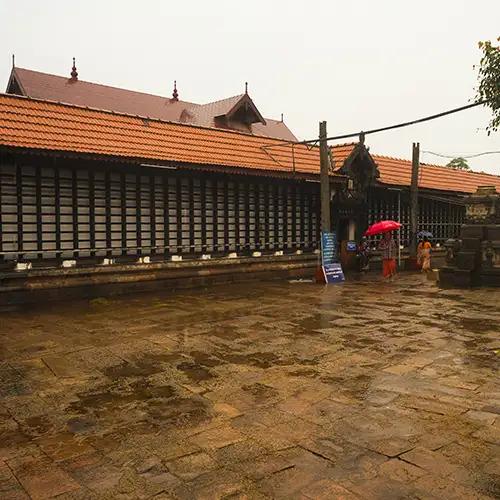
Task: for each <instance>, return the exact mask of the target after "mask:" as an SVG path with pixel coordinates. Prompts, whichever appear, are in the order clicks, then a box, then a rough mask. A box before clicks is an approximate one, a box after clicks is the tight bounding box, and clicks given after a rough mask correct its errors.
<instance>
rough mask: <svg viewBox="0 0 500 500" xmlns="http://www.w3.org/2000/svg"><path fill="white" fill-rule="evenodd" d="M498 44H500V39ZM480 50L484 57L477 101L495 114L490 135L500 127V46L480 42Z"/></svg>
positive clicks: (488, 42) (481, 63)
mask: <svg viewBox="0 0 500 500" xmlns="http://www.w3.org/2000/svg"><path fill="white" fill-rule="evenodd" d="M497 42H500V37H498V38H497ZM479 48H480V49H481V51H482V53H483V55H482V57H481V61H480V63H479V74H478V80H479V87H478V89H477V95H476V100H477V101H485V102H486V106H488V107H489V108H490V109H491V111H492V113H493V116H492V118H491V121H490V123H489V125H488V127H487V129H486V130H487V131H488V135H490V134H491V132H496V131H497V130H498V128H499V127H500V46H498V45H494V44H492V43H491V42H490V41H485V42H479Z"/></svg>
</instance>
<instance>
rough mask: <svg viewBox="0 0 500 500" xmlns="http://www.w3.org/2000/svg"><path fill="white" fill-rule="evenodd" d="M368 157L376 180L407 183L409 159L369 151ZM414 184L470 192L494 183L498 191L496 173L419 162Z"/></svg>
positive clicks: (498, 180)
mask: <svg viewBox="0 0 500 500" xmlns="http://www.w3.org/2000/svg"><path fill="white" fill-rule="evenodd" d="M372 158H373V159H374V161H375V163H376V164H377V166H378V169H379V171H380V179H379V181H380V182H382V183H384V184H391V185H398V186H409V185H410V183H411V161H409V160H402V159H401V158H391V157H389V156H382V155H372ZM418 185H419V187H421V188H428V189H438V190H442V191H458V192H461V193H473V192H475V191H476V190H477V187H478V186H496V188H497V191H499V192H500V176H498V175H491V174H484V173H481V172H466V171H463V170H453V169H451V168H449V167H443V166H439V165H429V164H426V163H421V164H420V168H419V176H418Z"/></svg>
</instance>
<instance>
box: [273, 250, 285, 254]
mask: <svg viewBox="0 0 500 500" xmlns="http://www.w3.org/2000/svg"><path fill="white" fill-rule="evenodd" d="M274 255H283V250H276V252H274Z"/></svg>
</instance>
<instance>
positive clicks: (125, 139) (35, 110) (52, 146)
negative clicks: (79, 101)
mask: <svg viewBox="0 0 500 500" xmlns="http://www.w3.org/2000/svg"><path fill="white" fill-rule="evenodd" d="M0 127H1V134H0V145H3V146H13V147H22V148H36V149H48V150H57V151H67V152H81V153H90V154H103V155H110V156H113V157H127V158H134V159H141V160H157V161H176V162H185V163H195V164H201V165H222V166H228V167H240V168H248V169H254V170H255V169H259V170H268V171H274V172H288V173H291V172H292V171H293V170H294V162H293V158H295V170H296V171H297V172H300V173H313V174H316V173H317V172H318V165H319V150H318V148H317V147H315V148H312V149H308V148H307V147H306V146H304V145H299V144H295V145H294V146H293V149H294V155H293V156H292V146H291V145H290V144H282V141H280V140H278V139H272V138H268V137H262V136H255V135H249V134H244V133H238V132H234V131H229V130H221V129H214V128H204V127H198V126H193V125H184V124H179V123H172V122H166V121H161V120H153V119H148V118H141V117H137V116H130V115H125V114H118V113H112V112H108V111H101V110H95V109H89V108H84V107H78V106H71V105H67V104H60V103H55V102H49V101H40V100H35V99H29V98H25V97H19V96H13V95H9V94H0ZM270 145H273V146H276V147H273V148H270V149H267V150H264V149H262V146H270ZM352 148H353V145H351V146H348V147H340V148H339V150H338V151H339V153H338V155H340V154H345V156H346V157H347V155H348V154H349V153H350V151H351V150H352ZM266 151H267V152H266Z"/></svg>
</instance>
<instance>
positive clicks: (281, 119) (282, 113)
mask: <svg viewBox="0 0 500 500" xmlns="http://www.w3.org/2000/svg"><path fill="white" fill-rule="evenodd" d="M281 123H283V113H281Z"/></svg>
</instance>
